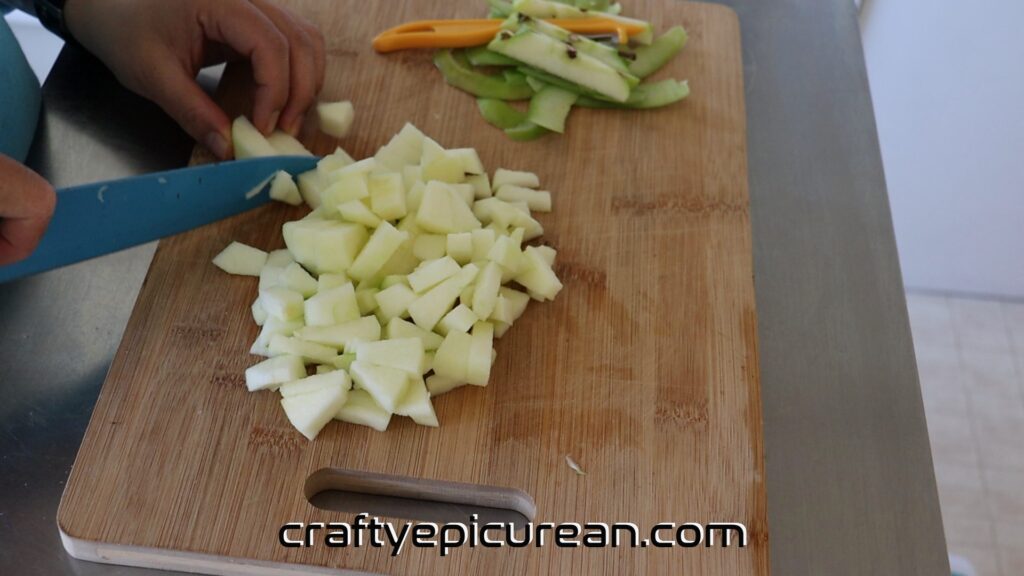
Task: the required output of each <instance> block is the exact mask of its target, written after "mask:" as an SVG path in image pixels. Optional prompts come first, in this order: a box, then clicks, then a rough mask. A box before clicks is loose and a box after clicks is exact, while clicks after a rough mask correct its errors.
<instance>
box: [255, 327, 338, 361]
mask: <svg viewBox="0 0 1024 576" xmlns="http://www.w3.org/2000/svg"><path fill="white" fill-rule="evenodd" d="M268 348H269V349H270V353H271V354H273V355H274V356H279V355H286V356H298V357H300V358H302V359H303V360H305V361H306V364H330V363H332V362H334V358H335V357H336V356H337V355H338V351H337V350H335V349H334V348H331V347H329V346H323V345H321V344H317V343H315V342H306V341H305V340H300V339H298V338H289V337H288V336H282V335H281V334H275V335H274V336H273V337H272V338H271V339H270V346H269V347H268Z"/></svg>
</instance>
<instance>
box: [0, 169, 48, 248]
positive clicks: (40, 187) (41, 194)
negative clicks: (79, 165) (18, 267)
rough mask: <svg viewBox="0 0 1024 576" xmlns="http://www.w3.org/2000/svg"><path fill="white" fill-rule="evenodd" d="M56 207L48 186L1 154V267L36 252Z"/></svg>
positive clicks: (34, 174)
mask: <svg viewBox="0 0 1024 576" xmlns="http://www.w3.org/2000/svg"><path fill="white" fill-rule="evenodd" d="M56 206H57V194H56V193H55V192H54V191H53V187H52V186H50V183H49V182H47V181H46V180H44V179H43V178H42V177H41V176H39V175H38V174H36V173H35V172H33V171H31V170H29V169H28V168H26V167H25V166H23V165H21V164H20V163H18V162H15V161H14V160H12V159H11V158H8V157H7V156H4V155H3V154H0V266H3V265H4V264H12V263H14V262H17V261H18V260H24V259H25V258H27V257H28V255H29V254H31V253H32V251H33V250H35V248H36V245H37V244H39V239H40V238H42V237H43V232H45V231H46V225H47V224H48V223H49V222H50V217H51V216H53V209H54V208H55V207H56Z"/></svg>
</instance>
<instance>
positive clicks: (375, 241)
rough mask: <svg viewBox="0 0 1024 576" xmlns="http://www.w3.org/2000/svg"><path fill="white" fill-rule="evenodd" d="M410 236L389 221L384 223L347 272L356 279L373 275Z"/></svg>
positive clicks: (375, 231)
mask: <svg viewBox="0 0 1024 576" xmlns="http://www.w3.org/2000/svg"><path fill="white" fill-rule="evenodd" d="M408 238H409V234H408V233H407V232H401V231H399V230H397V229H396V228H395V227H394V226H392V225H391V224H389V223H387V222H384V223H382V224H381V225H380V226H379V227H378V228H377V229H376V230H374V232H373V236H371V237H370V240H369V241H367V243H366V246H365V247H364V248H363V249H362V251H360V252H359V256H357V257H356V259H355V260H354V261H353V262H352V265H351V266H350V267H349V269H348V271H347V274H348V275H349V276H350V277H351V278H354V279H356V280H363V279H366V278H369V277H371V276H373V275H374V274H376V273H377V272H378V271H379V270H380V269H381V268H383V267H384V264H386V263H387V261H388V259H389V258H391V256H392V255H393V254H394V253H395V251H396V250H398V247H399V246H400V245H401V244H402V242H405V241H406V240H407V239H408Z"/></svg>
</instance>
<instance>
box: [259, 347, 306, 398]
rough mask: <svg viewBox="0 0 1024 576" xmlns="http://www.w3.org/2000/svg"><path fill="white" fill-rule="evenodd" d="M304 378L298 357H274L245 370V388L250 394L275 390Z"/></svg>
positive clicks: (302, 365)
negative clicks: (269, 389)
mask: <svg viewBox="0 0 1024 576" xmlns="http://www.w3.org/2000/svg"><path fill="white" fill-rule="evenodd" d="M305 377H306V366H305V365H304V364H303V363H302V358H300V357H298V356H276V357H274V358H270V359H268V360H264V361H263V362H260V363H259V364H257V365H255V366H250V367H249V368H247V369H246V370H245V387H246V388H248V389H249V391H250V392H255V391H257V390H266V389H268V388H276V387H278V386H280V385H281V384H285V383H287V382H294V381H295V380H298V379H300V378H305Z"/></svg>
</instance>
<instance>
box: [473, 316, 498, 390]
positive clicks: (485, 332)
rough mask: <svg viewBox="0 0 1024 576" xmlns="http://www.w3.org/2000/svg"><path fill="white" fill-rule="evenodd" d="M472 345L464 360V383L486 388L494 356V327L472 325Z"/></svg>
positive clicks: (483, 324) (487, 324)
mask: <svg viewBox="0 0 1024 576" xmlns="http://www.w3.org/2000/svg"><path fill="white" fill-rule="evenodd" d="M472 339H473V341H472V343H471V344H470V347H469V357H468V358H467V360H466V383H468V384H472V385H474V386H487V382H488V380H490V378H491V363H492V362H493V359H494V356H493V352H494V326H493V325H492V324H490V323H488V322H477V323H476V324H474V325H473V336H472Z"/></svg>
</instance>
